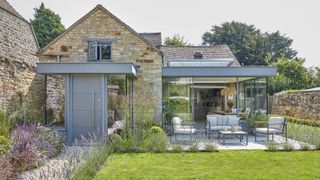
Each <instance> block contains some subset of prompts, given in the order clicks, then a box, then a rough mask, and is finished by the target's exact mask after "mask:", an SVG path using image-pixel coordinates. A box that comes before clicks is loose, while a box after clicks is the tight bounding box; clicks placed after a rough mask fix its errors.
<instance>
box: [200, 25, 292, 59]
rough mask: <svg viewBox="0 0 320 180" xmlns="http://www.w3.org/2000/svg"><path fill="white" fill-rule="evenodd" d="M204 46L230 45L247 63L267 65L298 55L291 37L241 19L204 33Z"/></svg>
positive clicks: (239, 57) (236, 54) (238, 56)
mask: <svg viewBox="0 0 320 180" xmlns="http://www.w3.org/2000/svg"><path fill="white" fill-rule="evenodd" d="M202 41H203V45H213V44H227V45H229V47H230V49H231V50H232V51H233V53H234V54H235V56H236V57H237V58H238V60H239V61H240V63H241V64H244V65H267V64H270V63H272V62H276V61H277V59H278V58H280V57H284V58H288V59H294V58H296V55H297V52H296V51H295V50H293V49H292V48H291V45H292V39H290V38H289V37H287V36H285V35H281V34H280V32H279V31H277V32H274V33H268V32H266V33H262V32H261V31H260V30H259V29H257V28H256V27H255V26H253V25H247V24H245V23H240V22H235V21H232V22H226V23H223V24H222V25H221V26H213V27H212V29H211V31H210V32H206V33H204V34H203V36H202Z"/></svg>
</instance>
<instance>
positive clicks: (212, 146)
mask: <svg viewBox="0 0 320 180" xmlns="http://www.w3.org/2000/svg"><path fill="white" fill-rule="evenodd" d="M203 150H204V151H205V152H214V151H217V146H216V145H215V144H212V143H206V144H205V145H204V149H203Z"/></svg>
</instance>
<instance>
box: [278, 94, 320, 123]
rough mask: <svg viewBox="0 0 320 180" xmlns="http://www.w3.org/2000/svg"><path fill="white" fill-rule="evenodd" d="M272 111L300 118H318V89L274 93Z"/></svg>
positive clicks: (319, 115) (319, 108)
mask: <svg viewBox="0 0 320 180" xmlns="http://www.w3.org/2000/svg"><path fill="white" fill-rule="evenodd" d="M272 113H273V114H279V115H288V116H292V117H296V118H301V119H310V120H320V91H298V92H281V93H277V94H274V95H273V100H272Z"/></svg>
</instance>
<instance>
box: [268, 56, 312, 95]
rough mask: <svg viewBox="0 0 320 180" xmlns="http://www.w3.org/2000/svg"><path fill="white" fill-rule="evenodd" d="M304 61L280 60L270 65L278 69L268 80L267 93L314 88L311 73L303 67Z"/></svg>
mask: <svg viewBox="0 0 320 180" xmlns="http://www.w3.org/2000/svg"><path fill="white" fill-rule="evenodd" d="M303 62H304V60H301V59H299V60H295V59H293V60H291V59H286V58H280V59H279V60H278V62H275V63H273V64H272V66H275V67H277V68H278V74H277V75H276V76H274V77H272V78H271V79H270V86H269V93H270V94H273V93H276V92H280V91H284V90H289V89H306V88H312V87H315V86H316V82H315V79H314V77H313V75H312V73H311V72H310V71H309V70H308V69H307V68H305V67H304V66H303Z"/></svg>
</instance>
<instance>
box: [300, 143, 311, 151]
mask: <svg viewBox="0 0 320 180" xmlns="http://www.w3.org/2000/svg"><path fill="white" fill-rule="evenodd" d="M300 150H302V151H309V150H311V147H310V145H309V144H306V143H303V144H300Z"/></svg>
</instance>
